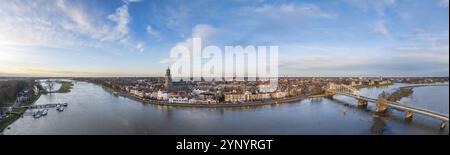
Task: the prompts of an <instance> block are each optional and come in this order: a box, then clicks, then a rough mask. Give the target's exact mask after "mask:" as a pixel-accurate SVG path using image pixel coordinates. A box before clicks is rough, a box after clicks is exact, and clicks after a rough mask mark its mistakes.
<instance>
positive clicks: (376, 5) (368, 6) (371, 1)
mask: <svg viewBox="0 0 450 155" xmlns="http://www.w3.org/2000/svg"><path fill="white" fill-rule="evenodd" d="M343 1H344V2H346V3H348V4H350V5H352V6H355V7H357V8H359V9H362V10H364V11H369V10H373V11H375V12H376V13H377V14H378V15H380V16H384V14H385V9H386V8H387V7H394V6H395V3H396V0H343Z"/></svg>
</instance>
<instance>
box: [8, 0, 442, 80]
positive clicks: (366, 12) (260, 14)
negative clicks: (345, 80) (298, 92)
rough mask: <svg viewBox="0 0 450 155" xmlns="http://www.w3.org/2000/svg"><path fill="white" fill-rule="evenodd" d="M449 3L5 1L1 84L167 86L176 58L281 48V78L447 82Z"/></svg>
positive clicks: (386, 0) (349, 0)
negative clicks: (184, 51) (69, 80)
mask: <svg viewBox="0 0 450 155" xmlns="http://www.w3.org/2000/svg"><path fill="white" fill-rule="evenodd" d="M448 3H449V1H448V0H430V1H418V0H412V1H402V0H365V1H353V0H338V1H334V2H331V3H330V2H328V1H310V0H305V1H289V0H287V1H264V0H262V1H245V0H244V1H242V0H232V1H226V2H215V1H199V2H196V3H190V2H188V1H161V2H154V1H145V0H117V1H108V2H105V1H85V0H82V1H64V0H50V1H48V0H45V1H41V0H38V1H33V3H28V2H27V1H2V2H0V10H2V11H0V55H1V56H0V76H8V77H162V76H164V70H165V68H166V67H167V66H170V63H172V62H173V60H171V59H170V58H169V52H170V49H171V48H172V47H174V46H176V45H189V44H191V42H192V38H194V37H201V38H203V44H204V46H207V45H216V46H219V47H224V46H227V45H230V46H244V47H245V46H249V45H252V46H260V45H263V46H271V45H275V46H279V75H280V77H283V76H291V77H379V76H384V77H445V76H448V75H449V68H448V65H449V40H448V38H449V30H448V28H449V25H448V23H449V21H448V20H449V12H448Z"/></svg>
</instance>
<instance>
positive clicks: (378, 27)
mask: <svg viewBox="0 0 450 155" xmlns="http://www.w3.org/2000/svg"><path fill="white" fill-rule="evenodd" d="M373 31H374V32H375V33H377V34H381V35H384V36H389V31H388V29H387V28H386V26H385V23H384V21H378V22H377V23H376V24H375V28H374V29H373Z"/></svg>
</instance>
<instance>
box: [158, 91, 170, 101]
mask: <svg viewBox="0 0 450 155" xmlns="http://www.w3.org/2000/svg"><path fill="white" fill-rule="evenodd" d="M168 99H169V93H167V92H166V91H161V90H159V91H158V100H168Z"/></svg>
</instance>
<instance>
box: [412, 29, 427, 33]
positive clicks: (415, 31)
mask: <svg viewBox="0 0 450 155" xmlns="http://www.w3.org/2000/svg"><path fill="white" fill-rule="evenodd" d="M424 32H425V29H423V28H415V29H414V34H421V33H424Z"/></svg>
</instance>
